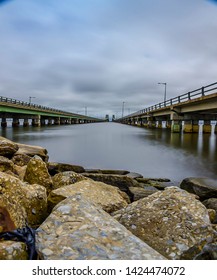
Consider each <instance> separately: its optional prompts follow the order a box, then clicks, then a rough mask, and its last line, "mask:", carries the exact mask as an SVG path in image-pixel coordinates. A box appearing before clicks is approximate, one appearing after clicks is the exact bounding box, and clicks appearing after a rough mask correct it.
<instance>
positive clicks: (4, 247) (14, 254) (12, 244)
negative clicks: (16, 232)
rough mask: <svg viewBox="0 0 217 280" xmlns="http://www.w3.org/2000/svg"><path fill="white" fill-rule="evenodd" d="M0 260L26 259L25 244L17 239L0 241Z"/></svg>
mask: <svg viewBox="0 0 217 280" xmlns="http://www.w3.org/2000/svg"><path fill="white" fill-rule="evenodd" d="M0 260H28V253H27V250H26V244H25V243H22V242H17V241H0Z"/></svg>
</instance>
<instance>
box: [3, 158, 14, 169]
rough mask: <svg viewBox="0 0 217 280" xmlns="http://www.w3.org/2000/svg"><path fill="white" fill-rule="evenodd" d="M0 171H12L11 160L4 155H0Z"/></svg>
mask: <svg viewBox="0 0 217 280" xmlns="http://www.w3.org/2000/svg"><path fill="white" fill-rule="evenodd" d="M0 171H1V172H7V171H11V172H14V164H13V162H12V161H11V160H10V159H8V158H6V157H3V156H0Z"/></svg>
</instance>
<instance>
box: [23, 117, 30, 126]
mask: <svg viewBox="0 0 217 280" xmlns="http://www.w3.org/2000/svg"><path fill="white" fill-rule="evenodd" d="M28 126H29V120H28V119H24V121H23V127H28Z"/></svg>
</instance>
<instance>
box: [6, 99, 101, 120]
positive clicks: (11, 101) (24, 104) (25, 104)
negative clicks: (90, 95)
mask: <svg viewBox="0 0 217 280" xmlns="http://www.w3.org/2000/svg"><path fill="white" fill-rule="evenodd" d="M0 102H5V103H8V104H13V105H14V104H15V105H21V106H22V107H26V108H28V109H38V110H43V111H50V112H54V113H59V114H66V115H69V116H76V117H86V118H88V119H97V118H94V117H89V116H84V115H79V114H75V113H71V112H66V111H62V110H59V109H54V108H50V107H46V106H42V105H37V104H33V103H29V102H24V101H20V100H17V99H13V98H7V97H4V96H0Z"/></svg>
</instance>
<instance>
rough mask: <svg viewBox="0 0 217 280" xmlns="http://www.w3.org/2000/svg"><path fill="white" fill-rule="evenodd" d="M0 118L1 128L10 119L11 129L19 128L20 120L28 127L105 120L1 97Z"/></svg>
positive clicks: (5, 125)
mask: <svg viewBox="0 0 217 280" xmlns="http://www.w3.org/2000/svg"><path fill="white" fill-rule="evenodd" d="M0 118H1V127H7V119H12V126H13V127H17V126H19V125H20V120H23V126H29V125H30V124H31V125H32V126H41V125H45V124H48V125H52V124H55V125H60V124H82V123H93V122H103V121H106V119H99V118H95V117H90V116H86V115H80V114H75V113H70V112H66V111H62V110H58V109H54V108H49V107H45V106H41V105H36V104H32V103H30V102H29V103H28V102H23V101H19V100H16V99H12V98H7V97H2V96H1V97H0ZM30 120H31V122H30Z"/></svg>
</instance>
